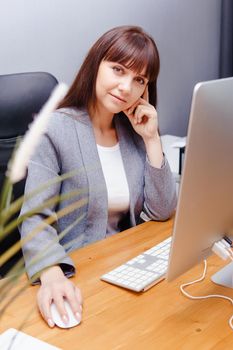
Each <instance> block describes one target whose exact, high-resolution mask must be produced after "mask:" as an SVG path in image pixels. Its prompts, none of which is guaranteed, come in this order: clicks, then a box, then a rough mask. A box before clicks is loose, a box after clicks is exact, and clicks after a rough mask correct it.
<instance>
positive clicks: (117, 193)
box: [97, 143, 129, 235]
mask: <svg viewBox="0 0 233 350" xmlns="http://www.w3.org/2000/svg"><path fill="white" fill-rule="evenodd" d="M97 149H98V153H99V157H100V162H101V165H102V169H103V174H104V178H105V182H106V186H107V192H108V226H107V235H110V234H113V233H116V232H119V231H120V230H119V227H118V224H119V221H120V219H121V218H123V217H124V215H125V214H126V213H127V212H128V210H129V186H128V182H127V179H126V174H125V169H124V165H123V161H122V157H121V151H120V146H119V143H117V144H116V145H115V146H112V147H103V146H100V145H97Z"/></svg>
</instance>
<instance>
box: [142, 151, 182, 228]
mask: <svg viewBox="0 0 233 350" xmlns="http://www.w3.org/2000/svg"><path fill="white" fill-rule="evenodd" d="M176 205H177V195H176V183H175V178H174V176H173V175H172V172H171V169H170V166H169V163H168V161H167V159H166V157H165V156H164V161H163V165H162V167H161V168H155V167H153V166H151V165H150V163H149V161H148V159H146V164H145V184H144V205H143V213H142V215H141V218H142V219H145V218H146V219H147V220H161V221H163V220H167V219H168V218H169V217H171V215H172V214H173V212H174V210H175V208H176Z"/></svg>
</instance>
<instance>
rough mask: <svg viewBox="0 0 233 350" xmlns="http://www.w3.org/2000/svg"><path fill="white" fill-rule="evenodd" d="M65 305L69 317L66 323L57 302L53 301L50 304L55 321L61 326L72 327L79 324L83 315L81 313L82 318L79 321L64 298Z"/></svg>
mask: <svg viewBox="0 0 233 350" xmlns="http://www.w3.org/2000/svg"><path fill="white" fill-rule="evenodd" d="M64 305H65V309H66V312H67V314H68V318H69V321H68V323H65V322H64V321H63V320H62V318H61V316H60V314H59V312H58V309H57V307H56V305H55V303H53V302H52V304H51V306H50V310H51V316H52V320H53V322H54V323H55V324H56V325H57V326H58V327H60V328H71V327H75V326H77V325H78V324H79V323H80V322H81V315H80V320H79V321H78V320H77V318H76V317H75V316H74V314H73V311H72V309H71V307H70V304H69V303H68V301H66V300H64Z"/></svg>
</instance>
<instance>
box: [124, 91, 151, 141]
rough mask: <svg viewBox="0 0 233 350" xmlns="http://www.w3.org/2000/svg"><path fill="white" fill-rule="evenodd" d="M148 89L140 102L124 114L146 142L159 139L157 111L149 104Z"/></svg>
mask: <svg viewBox="0 0 233 350" xmlns="http://www.w3.org/2000/svg"><path fill="white" fill-rule="evenodd" d="M148 101H149V97H148V87H146V89H145V92H144V94H143V96H142V97H141V98H139V100H137V101H136V102H135V103H134V104H133V105H132V106H131V107H130V108H128V109H127V110H124V111H123V112H124V113H125V115H126V116H127V117H128V118H129V120H130V122H131V124H132V126H133V128H134V130H135V131H136V133H138V134H139V135H140V136H141V137H142V138H143V140H144V141H148V140H150V139H155V138H157V137H158V116H157V111H156V109H155V108H154V106H152V105H151V104H150V103H149V102H148Z"/></svg>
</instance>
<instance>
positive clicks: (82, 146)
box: [19, 108, 176, 277]
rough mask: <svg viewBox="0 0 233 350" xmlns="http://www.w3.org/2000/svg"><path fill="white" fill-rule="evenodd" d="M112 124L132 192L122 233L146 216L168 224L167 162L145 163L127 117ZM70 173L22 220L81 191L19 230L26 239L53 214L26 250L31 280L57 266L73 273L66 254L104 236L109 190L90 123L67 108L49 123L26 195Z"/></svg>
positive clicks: (28, 204) (170, 183) (172, 198)
mask: <svg viewBox="0 0 233 350" xmlns="http://www.w3.org/2000/svg"><path fill="white" fill-rule="evenodd" d="M114 122H115V126H116V130H117V135H118V139H119V145H120V150H121V154H122V159H123V164H124V167H125V172H126V177H127V181H128V185H129V193H130V209H129V213H128V216H127V218H126V220H125V222H122V223H121V226H120V228H119V230H121V229H122V230H123V229H125V228H127V227H132V226H135V225H137V224H138V223H140V222H142V220H141V218H144V217H147V218H149V219H151V220H166V219H167V218H169V217H170V216H171V214H172V213H173V211H174V209H175V206H176V189H175V181H174V178H173V176H172V173H171V170H170V167H169V164H168V162H167V160H166V159H165V160H164V164H163V166H162V168H161V169H157V168H154V167H152V166H151V165H150V164H149V162H148V161H147V158H146V152H145V146H144V142H143V140H142V138H141V137H140V136H139V135H138V134H137V133H135V131H134V130H133V128H132V126H131V124H130V122H129V121H128V118H127V117H126V116H125V115H124V114H119V115H116V116H115V117H114ZM71 170H77V173H76V174H75V175H74V176H73V177H71V178H69V179H66V180H63V181H62V182H59V183H57V184H55V185H51V186H50V187H49V188H48V189H46V190H45V191H43V192H42V193H40V194H39V195H37V196H35V197H33V198H32V199H30V200H27V201H25V202H24V204H23V206H22V209H21V213H20V215H23V214H24V213H26V212H27V211H28V210H31V209H32V208H35V207H36V206H38V205H40V204H42V203H43V202H44V201H45V200H47V199H49V198H51V197H53V196H54V195H57V194H65V193H69V192H70V191H74V190H77V189H80V193H79V194H77V195H76V196H75V197H73V198H69V199H68V200H65V201H62V202H61V203H59V204H58V205H56V206H55V205H52V206H50V207H46V208H45V209H43V210H38V211H37V212H36V213H35V214H34V215H33V216H32V217H31V218H29V219H26V220H24V221H23V223H22V224H21V226H20V227H19V229H20V232H21V237H22V238H25V237H26V236H27V234H28V233H29V232H31V231H32V230H33V228H35V227H36V226H38V225H39V224H40V223H41V221H42V220H43V219H44V218H47V217H49V216H51V215H52V216H53V217H55V219H56V220H55V224H53V225H48V224H47V225H44V226H43V228H41V231H40V232H39V233H38V234H37V235H36V236H35V237H34V238H32V239H30V240H28V241H27V242H26V243H24V244H23V245H22V249H23V254H24V259H25V265H26V270H27V273H28V275H29V277H32V276H33V275H34V274H35V273H37V272H39V271H41V270H42V269H44V268H46V267H48V266H51V265H54V264H58V263H59V264H61V265H60V266H61V267H62V268H63V269H64V271H65V272H67V271H68V273H69V269H70V270H73V271H74V264H73V262H72V260H71V259H70V257H69V256H68V255H67V253H68V252H69V251H71V250H74V249H76V248H79V247H82V246H84V245H86V244H89V243H91V242H94V241H96V240H100V239H103V238H105V237H106V228H107V220H108V209H107V206H108V203H107V189H106V185H105V180H104V175H103V172H102V167H101V164H100V160H99V155H98V151H97V146H96V142H95V137H94V132H93V128H92V124H91V121H90V118H89V116H88V114H87V112H86V111H85V110H77V109H71V108H66V109H60V110H58V111H57V112H55V113H54V114H53V115H52V116H51V118H50V122H49V126H48V128H47V132H46V133H45V134H44V135H43V136H42V138H41V142H40V145H39V147H38V148H37V150H36V152H35V154H34V155H33V157H32V159H31V161H30V163H29V166H28V176H27V181H26V187H25V193H29V192H30V191H31V190H32V189H35V188H36V187H37V186H38V185H39V184H42V183H45V182H47V181H48V180H49V179H52V178H54V177H57V176H61V175H62V174H65V173H67V172H70V171H71ZM79 200H80V201H82V205H81V206H80V207H78V208H76V209H75V210H73V211H72V212H71V213H69V214H67V215H65V216H63V217H61V218H59V219H58V218H57V217H56V215H57V214H56V213H57V212H58V211H59V210H60V209H63V208H65V207H67V205H68V204H71V203H77V201H79ZM64 230H67V231H68V232H66V234H65V236H64V237H62V238H60V239H59V237H58V234H59V233H61V232H63V231H64ZM41 254H42V256H40V255H41ZM38 256H40V258H37V257H38Z"/></svg>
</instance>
